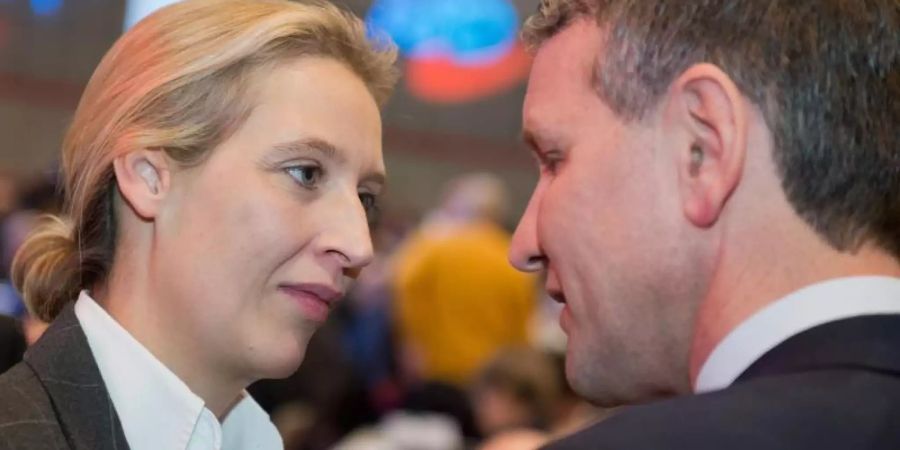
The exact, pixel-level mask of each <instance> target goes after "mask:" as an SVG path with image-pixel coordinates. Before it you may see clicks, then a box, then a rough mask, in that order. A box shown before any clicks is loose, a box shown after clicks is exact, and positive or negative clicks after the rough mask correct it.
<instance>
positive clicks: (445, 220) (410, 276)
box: [394, 173, 536, 387]
mask: <svg viewBox="0 0 900 450" xmlns="http://www.w3.org/2000/svg"><path fill="white" fill-rule="evenodd" d="M507 203H508V199H507V194H506V191H505V188H504V186H503V183H502V182H501V181H500V180H499V179H497V178H496V177H495V176H493V175H489V174H482V173H479V174H468V175H464V176H461V177H460V178H458V179H456V180H453V181H452V182H451V183H450V184H449V186H448V188H447V189H446V194H445V196H444V199H443V201H442V202H441V205H440V206H439V207H438V208H437V209H436V210H435V211H434V212H432V213H431V214H430V215H429V216H428V217H427V218H426V219H425V221H424V222H423V225H422V226H421V227H420V229H419V230H418V231H416V232H415V233H414V234H413V235H412V236H411V238H410V240H409V241H408V243H407V244H405V246H404V248H402V249H401V250H399V251H398V253H397V255H396V256H395V261H394V264H395V266H394V277H395V279H394V283H395V296H396V299H395V301H396V320H397V326H398V331H399V334H400V341H401V352H402V357H403V358H404V360H405V361H407V363H408V365H410V366H412V367H413V369H412V371H413V372H414V375H416V376H418V377H420V378H421V379H422V380H425V381H439V382H444V383H448V384H451V385H457V386H460V387H462V386H464V385H465V384H466V383H467V382H469V381H470V378H471V377H472V376H473V375H474V374H475V372H476V371H477V370H478V369H479V368H480V367H481V366H482V365H483V364H485V363H486V362H487V361H488V360H489V359H490V358H491V357H492V356H493V355H494V353H495V352H496V351H497V350H499V349H500V348H503V347H510V346H518V345H523V344H527V343H528V341H529V333H528V329H529V326H530V321H531V318H532V315H533V313H534V309H535V303H536V291H535V286H536V284H535V280H534V279H533V278H532V277H531V276H528V275H524V274H522V273H519V272H517V271H516V270H515V269H513V268H511V267H510V265H509V262H508V259H507V256H506V255H507V252H508V250H509V243H510V235H509V233H507V232H506V231H504V230H503V228H502V227H501V225H500V222H501V220H502V217H503V215H504V211H505V207H506V205H507Z"/></svg>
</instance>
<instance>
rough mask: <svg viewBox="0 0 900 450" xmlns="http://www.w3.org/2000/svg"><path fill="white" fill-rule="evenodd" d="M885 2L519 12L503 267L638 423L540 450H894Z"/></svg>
mask: <svg viewBox="0 0 900 450" xmlns="http://www.w3.org/2000/svg"><path fill="white" fill-rule="evenodd" d="M897 5H898V4H897V1H896V0H868V1H844V0H790V1H786V0H776V1H766V2H760V1H755V0H713V1H703V2H673V1H662V0H646V1H640V2H635V1H628V0H608V1H597V0H544V1H542V2H541V4H540V7H539V10H538V12H537V13H536V14H535V15H534V16H533V17H532V18H530V19H529V20H528V22H527V24H526V27H525V28H526V31H525V38H526V40H527V41H528V42H529V43H530V44H531V46H532V48H534V49H536V55H535V59H534V64H533V66H532V70H531V75H530V80H529V85H528V89H527V93H526V97H525V101H524V107H523V126H524V132H525V136H526V140H527V141H528V143H529V144H530V146H531V147H532V149H533V153H534V155H535V156H536V159H537V161H538V162H539V166H540V178H539V181H538V183H537V186H536V187H535V190H534V192H533V194H532V197H531V200H530V202H529V205H528V207H527V209H526V212H525V213H524V215H523V217H522V218H521V221H520V223H519V225H518V228H517V230H516V232H515V235H514V238H513V243H512V251H511V260H512V262H513V263H514V264H515V265H516V266H517V267H519V268H520V269H522V270H525V271H546V274H547V281H546V287H547V291H548V292H549V293H550V294H551V295H552V296H553V297H554V298H555V299H557V300H558V301H560V302H562V303H564V304H565V308H564V309H563V311H562V314H561V318H560V322H561V325H562V327H563V329H564V330H565V331H566V333H567V335H568V343H567V360H566V373H567V378H568V380H569V381H570V382H571V384H572V386H573V387H574V389H575V390H576V391H577V392H579V393H580V394H582V395H584V396H585V397H587V398H589V399H591V400H593V401H594V402H596V403H598V404H601V405H606V406H613V405H617V404H641V405H640V406H632V407H629V408H627V409H624V410H622V411H620V412H618V413H617V414H615V415H614V416H613V417H611V418H609V419H607V420H605V421H603V422H601V423H600V424H598V425H596V426H593V427H591V428H589V429H587V430H585V431H583V432H580V433H577V434H575V435H574V436H571V437H569V438H566V439H563V440H561V441H559V442H557V443H554V444H551V445H549V446H548V448H550V449H588V448H589V449H632V450H636V449H655V450H658V449H686V448H690V449H722V448H728V449H761V448H765V449H794V450H799V449H817V450H828V449H869V450H875V449H885V450H886V449H896V448H900V426H898V424H900V352H898V351H897V349H898V348H900V278H898V277H900V261H898V260H900V145H898V144H900V143H898V137H900V134H898V130H900V123H898V105H900V39H898V37H900V8H898V6H897ZM673 397H674V398H673Z"/></svg>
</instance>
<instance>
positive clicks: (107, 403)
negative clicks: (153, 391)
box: [25, 302, 129, 450]
mask: <svg viewBox="0 0 900 450" xmlns="http://www.w3.org/2000/svg"><path fill="white" fill-rule="evenodd" d="M25 362H26V363H27V364H28V365H29V366H31V368H32V370H34V372H35V373H36V374H37V377H38V379H40V381H41V383H43V385H44V388H45V389H46V390H47V392H48V394H49V396H50V399H51V402H52V403H53V407H54V409H55V410H56V414H57V417H58V418H59V423H60V426H61V428H62V430H63V433H64V434H65V435H66V439H67V440H68V441H69V444H70V445H71V446H72V447H73V448H75V449H77V450H127V449H128V448H129V447H128V442H127V441H126V440H125V435H124V432H123V431H122V424H121V423H120V422H119V417H118V415H117V414H116V411H115V408H114V407H113V404H112V401H111V400H110V398H109V393H108V392H107V390H106V386H105V385H104V384H103V378H102V377H101V375H100V369H98V368H97V363H96V362H95V361H94V357H93V354H92V353H91V349H90V346H89V345H88V342H87V338H86V337H85V335H84V332H83V331H82V329H81V325H80V324H79V322H78V318H77V317H76V316H75V310H74V302H73V303H70V304H69V305H68V306H66V307H65V308H64V309H63V311H62V312H61V313H60V315H59V317H57V318H56V320H54V321H53V323H52V324H51V325H50V327H49V328H48V329H47V331H46V332H45V333H44V335H43V336H42V337H41V339H40V340H38V342H37V343H35V345H34V347H32V348H31V349H29V351H28V352H27V353H26V354H25Z"/></svg>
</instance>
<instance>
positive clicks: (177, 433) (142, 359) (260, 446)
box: [75, 292, 284, 450]
mask: <svg viewBox="0 0 900 450" xmlns="http://www.w3.org/2000/svg"><path fill="white" fill-rule="evenodd" d="M75 315H76V316H77V317H78V321H79V322H80V323H81V327H82V329H83V330H84V334H85V336H87V341H88V344H89V345H90V348H91V352H92V353H93V355H94V359H95V360H96V361H97V366H98V367H99V369H100V375H101V376H102V378H103V382H104V384H105V385H106V389H107V391H108V392H109V396H110V399H111V400H112V402H113V405H114V406H115V408H116V412H117V413H118V415H119V420H120V421H121V423H122V429H123V431H124V433H125V438H126V439H127V440H128V445H129V446H130V447H131V449H132V450H159V449H173V450H175V449H179V450H180V449H185V450H201V449H202V450H207V449H215V450H245V449H254V450H269V449H278V450H282V449H283V448H284V444H283V443H282V441H281V437H280V435H279V434H278V431H277V430H276V429H275V426H274V425H272V422H271V420H269V416H268V414H266V412H265V411H263V409H262V408H261V407H260V406H259V405H258V404H257V403H256V402H255V401H254V400H253V398H252V397H250V395H249V394H247V392H246V391H245V392H243V394H242V398H241V399H240V401H238V403H237V404H236V405H235V406H234V408H233V409H232V410H231V411H230V412H229V413H228V415H227V416H226V417H225V420H224V422H223V423H222V424H220V423H219V421H218V420H217V419H216V417H215V415H213V413H212V412H211V411H210V410H209V409H207V408H206V407H205V406H204V402H203V400H202V399H201V398H200V397H198V396H197V395H196V394H194V393H193V392H192V391H191V390H190V388H189V387H188V386H187V385H186V384H185V383H184V382H183V381H182V380H181V379H180V378H178V377H177V376H176V375H175V374H174V373H173V372H172V371H171V370H169V369H168V368H167V367H166V366H165V365H163V364H162V362H160V361H159V360H158V359H156V357H155V356H153V354H152V353H150V351H149V350H147V348H145V347H144V346H143V345H141V343H140V342H138V341H137V340H136V339H135V338H134V337H133V336H132V335H131V334H130V333H128V331H127V330H125V329H124V328H122V326H121V325H120V324H119V323H118V322H116V320H115V319H113V318H112V317H111V316H110V315H109V314H108V313H107V312H106V310H104V309H103V308H102V307H101V306H100V305H98V304H97V303H96V302H95V301H94V300H93V299H92V298H91V297H90V295H88V293H87V292H82V293H81V295H80V296H79V298H78V301H77V302H76V303H75Z"/></svg>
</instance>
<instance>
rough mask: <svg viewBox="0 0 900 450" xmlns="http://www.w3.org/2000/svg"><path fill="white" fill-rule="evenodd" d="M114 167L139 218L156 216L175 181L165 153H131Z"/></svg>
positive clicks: (121, 186)
mask: <svg viewBox="0 0 900 450" xmlns="http://www.w3.org/2000/svg"><path fill="white" fill-rule="evenodd" d="M113 170H114V171H115V174H116V182H117V183H118V186H119V192H121V194H122V198H123V199H124V200H125V203H126V204H128V205H129V206H130V207H131V209H132V210H133V211H134V212H135V214H137V216H138V217H140V218H142V219H144V220H148V221H150V220H153V219H155V218H156V217H157V215H158V214H159V211H160V208H161V204H162V201H163V199H165V197H166V194H168V193H169V189H170V187H171V181H172V177H171V171H170V170H169V159H168V157H167V156H166V154H165V152H164V151H162V150H150V149H140V150H134V151H131V152H128V153H126V154H124V155H120V156H118V157H116V159H115V160H113Z"/></svg>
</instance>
